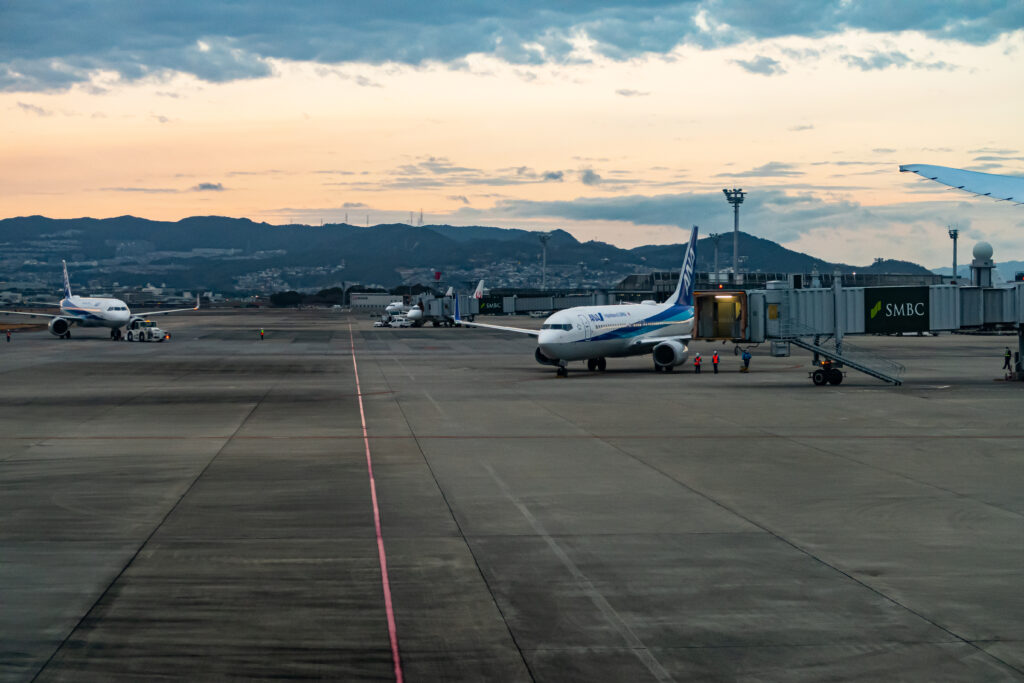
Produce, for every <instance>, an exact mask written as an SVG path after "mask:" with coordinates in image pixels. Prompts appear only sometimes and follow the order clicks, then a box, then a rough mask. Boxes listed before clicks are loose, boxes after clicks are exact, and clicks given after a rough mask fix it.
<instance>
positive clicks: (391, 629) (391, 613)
mask: <svg viewBox="0 0 1024 683" xmlns="http://www.w3.org/2000/svg"><path fill="white" fill-rule="evenodd" d="M348 337H349V342H350V344H351V346H352V371H353V372H354V373H355V376H356V394H357V395H358V397H359V419H360V420H361V421H362V423H363V444H364V445H365V446H366V471H367V473H368V474H369V476H370V499H371V500H372V501H373V526H374V529H375V530H376V532H377V558H378V559H379V560H380V582H381V585H382V586H383V588H384V610H385V611H386V612H387V616H388V637H389V638H390V639H391V661H392V662H393V663H394V665H395V680H396V681H398V683H402V680H403V678H402V658H401V657H400V656H399V654H398V631H397V629H396V628H395V608H394V605H393V604H392V602H391V581H390V579H389V578H388V558H387V555H386V554H385V552H384V536H383V534H382V533H381V530H380V507H379V506H378V505H377V482H376V480H375V479H374V478H373V457H372V456H371V455H370V437H369V436H368V435H367V433H366V412H365V411H364V410H363V392H362V390H361V389H360V387H359V366H358V365H357V364H356V340H355V335H353V333H352V324H351V323H349V326H348Z"/></svg>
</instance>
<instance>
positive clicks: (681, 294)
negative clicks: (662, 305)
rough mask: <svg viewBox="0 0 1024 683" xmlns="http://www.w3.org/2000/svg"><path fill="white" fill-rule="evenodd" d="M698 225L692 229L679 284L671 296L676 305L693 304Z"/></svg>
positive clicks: (670, 300)
mask: <svg viewBox="0 0 1024 683" xmlns="http://www.w3.org/2000/svg"><path fill="white" fill-rule="evenodd" d="M697 230H698V229H697V226H696V225H695V226H693V230H691V231H690V244H689V245H688V246H687V247H686V256H685V257H683V268H682V270H680V271H679V284H677V285H676V291H675V292H673V294H672V296H671V297H670V298H669V302H671V303H673V304H675V305H676V306H692V305H693V282H694V280H695V278H694V272H693V270H694V267H695V266H696V264H697Z"/></svg>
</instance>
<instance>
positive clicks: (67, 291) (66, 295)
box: [61, 261, 71, 299]
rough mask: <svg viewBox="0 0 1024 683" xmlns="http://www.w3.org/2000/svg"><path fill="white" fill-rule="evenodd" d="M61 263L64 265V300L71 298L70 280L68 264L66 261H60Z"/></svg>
mask: <svg viewBox="0 0 1024 683" xmlns="http://www.w3.org/2000/svg"><path fill="white" fill-rule="evenodd" d="M61 263H62V264H63V265H64V298H65V299H70V298H71V280H70V279H69V278H68V262H67V261H61Z"/></svg>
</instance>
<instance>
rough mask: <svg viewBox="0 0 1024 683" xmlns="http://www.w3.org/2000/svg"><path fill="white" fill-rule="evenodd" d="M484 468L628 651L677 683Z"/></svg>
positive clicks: (504, 486) (540, 525)
mask: <svg viewBox="0 0 1024 683" xmlns="http://www.w3.org/2000/svg"><path fill="white" fill-rule="evenodd" d="M483 468H484V469H485V470H487V473H488V474H490V475H491V478H492V479H494V483H496V484H497V485H498V488H499V489H501V492H502V493H503V494H505V497H506V498H508V499H509V500H510V501H511V502H512V504H513V505H515V506H516V509H517V510H519V513H520V514H521V515H523V517H525V518H526V521H527V522H528V523H529V524H530V526H531V527H533V530H534V531H536V532H537V535H538V536H540V537H541V538H542V539H543V540H544V542H545V543H546V544H547V546H548V547H549V548H550V549H551V552H553V553H554V554H555V557H557V558H558V560H559V561H560V562H561V563H562V565H563V566H564V567H565V568H566V569H568V570H569V573H570V574H571V575H572V577H573V579H574V580H575V581H576V585H577V586H579V587H580V588H581V589H582V590H583V592H584V593H585V594H586V596H587V597H588V598H590V601H591V602H593V603H594V606H595V607H597V609H598V610H599V611H600V612H601V614H602V615H604V618H605V619H606V620H607V622H608V623H609V625H610V626H611V627H612V628H614V629H615V631H616V632H617V633H618V634H619V636H621V637H622V639H623V640H624V641H625V643H626V646H627V647H628V649H630V650H633V651H634V652H635V653H636V655H637V658H638V659H640V661H641V662H643V664H644V666H646V667H647V670H648V671H650V672H651V675H652V676H654V677H655V678H656V679H657V680H659V681H671V680H674V679H673V678H672V675H671V674H670V673H669V672H668V671H666V670H665V667H664V666H662V664H661V662H659V661H658V658H657V657H655V656H654V654H653V653H652V652H651V650H650V648H649V647H647V645H645V644H644V642H643V641H642V640H640V636H638V635H637V634H636V633H635V632H634V631H633V629H631V628H630V627H629V624H627V623H626V622H625V620H623V618H622V617H621V616H619V613H618V612H617V611H615V608H614V607H612V606H611V603H609V602H608V600H607V599H606V598H605V597H604V595H602V594H601V591H599V590H598V589H597V587H596V586H595V585H594V584H593V582H592V581H591V580H590V579H589V578H587V575H586V574H584V573H583V570H581V569H580V568H579V567H578V566H577V565H576V563H575V562H573V561H572V558H571V557H569V554H568V553H567V552H565V550H564V549H563V548H562V546H560V545H559V544H558V542H557V541H556V540H555V539H554V537H553V536H551V535H550V534H549V533H548V531H547V529H546V528H545V527H544V524H543V523H542V522H541V521H540V520H539V519H537V518H536V517H535V516H534V515H533V513H532V512H530V509H529V508H528V507H526V505H525V504H524V503H523V502H522V501H521V500H520V499H519V497H518V496H517V495H515V493H513V492H512V489H510V488H509V487H508V484H506V483H505V481H504V480H503V479H502V478H501V477H499V476H498V473H497V472H495V471H494V468H493V467H491V463H489V462H486V461H485V462H484V463H483Z"/></svg>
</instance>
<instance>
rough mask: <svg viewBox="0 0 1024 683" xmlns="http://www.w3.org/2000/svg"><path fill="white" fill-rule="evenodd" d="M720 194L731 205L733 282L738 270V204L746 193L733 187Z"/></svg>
mask: <svg viewBox="0 0 1024 683" xmlns="http://www.w3.org/2000/svg"><path fill="white" fill-rule="evenodd" d="M722 192H724V193H725V200H726V201H727V202H729V203H730V204H732V211H733V218H732V277H733V282H735V281H736V274H737V273H739V268H740V204H742V203H743V198H744V197H745V196H746V195H747V193H746V192H744V191H743V189H742V188H735V187H734V188H732V189H731V190H726V189H723V190H722Z"/></svg>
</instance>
